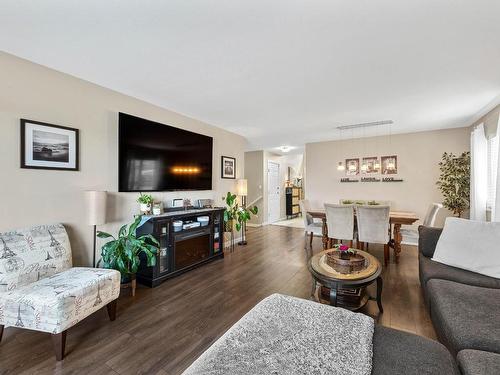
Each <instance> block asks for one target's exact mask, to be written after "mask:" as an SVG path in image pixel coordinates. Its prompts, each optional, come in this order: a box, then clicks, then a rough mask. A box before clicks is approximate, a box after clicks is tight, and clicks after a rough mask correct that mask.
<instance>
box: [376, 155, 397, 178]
mask: <svg viewBox="0 0 500 375" xmlns="http://www.w3.org/2000/svg"><path fill="white" fill-rule="evenodd" d="M380 159H381V162H382V163H381V164H382V174H397V173H398V157H397V156H396V155H390V156H382V157H381V158H380Z"/></svg>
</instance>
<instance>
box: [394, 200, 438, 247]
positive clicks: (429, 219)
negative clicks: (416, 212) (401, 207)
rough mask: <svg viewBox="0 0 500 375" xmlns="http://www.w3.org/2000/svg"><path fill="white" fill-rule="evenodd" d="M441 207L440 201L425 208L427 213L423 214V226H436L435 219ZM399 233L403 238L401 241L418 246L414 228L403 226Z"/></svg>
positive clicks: (416, 232)
mask: <svg viewBox="0 0 500 375" xmlns="http://www.w3.org/2000/svg"><path fill="white" fill-rule="evenodd" d="M442 208H443V205H442V204H441V203H431V204H430V205H429V207H428V208H427V213H426V214H425V218H424V221H423V223H422V225H423V226H425V227H434V226H436V219H437V216H438V213H439V211H440V210H442ZM401 235H402V236H403V240H402V241H401V242H402V243H404V244H405V245H412V246H418V231H417V230H416V229H411V228H408V229H407V228H403V229H401Z"/></svg>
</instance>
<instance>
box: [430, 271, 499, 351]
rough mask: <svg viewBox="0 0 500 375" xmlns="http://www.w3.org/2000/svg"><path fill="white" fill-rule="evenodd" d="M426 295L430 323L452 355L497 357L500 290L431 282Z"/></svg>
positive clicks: (436, 281)
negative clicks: (492, 354)
mask: <svg viewBox="0 0 500 375" xmlns="http://www.w3.org/2000/svg"><path fill="white" fill-rule="evenodd" d="M427 291H428V293H429V301H430V311H431V318H432V323H433V324H434V327H435V328H436V332H437V334H438V337H439V339H440V341H441V342H442V343H443V344H445V345H446V346H447V347H448V349H449V350H450V351H451V352H452V353H453V354H455V355H456V354H457V353H458V352H459V351H460V350H463V349H475V350H483V351H488V352H496V353H500V313H499V311H500V289H490V288H481V287H477V286H471V285H465V284H460V283H455V282H452V281H448V280H438V279H432V280H429V281H428V282H427Z"/></svg>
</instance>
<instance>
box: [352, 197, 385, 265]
mask: <svg viewBox="0 0 500 375" xmlns="http://www.w3.org/2000/svg"><path fill="white" fill-rule="evenodd" d="M390 210H391V209H390V207H389V206H357V207H356V220H357V223H358V246H359V247H360V249H361V250H364V244H365V243H366V244H368V243H375V244H382V245H384V263H385V265H387V263H388V262H389V228H390V227H389V225H390V224H389V218H390Z"/></svg>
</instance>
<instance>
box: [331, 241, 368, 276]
mask: <svg viewBox="0 0 500 375" xmlns="http://www.w3.org/2000/svg"><path fill="white" fill-rule="evenodd" d="M341 249H342V250H341ZM326 263H327V264H328V265H329V266H330V267H332V268H333V269H334V270H335V271H337V272H339V273H342V274H349V273H353V272H359V271H362V270H364V269H365V268H366V259H365V257H364V256H362V255H360V254H358V253H357V252H356V250H355V249H349V248H347V249H345V247H344V246H339V247H337V248H336V249H334V250H332V251H330V252H328V253H327V254H326Z"/></svg>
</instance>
